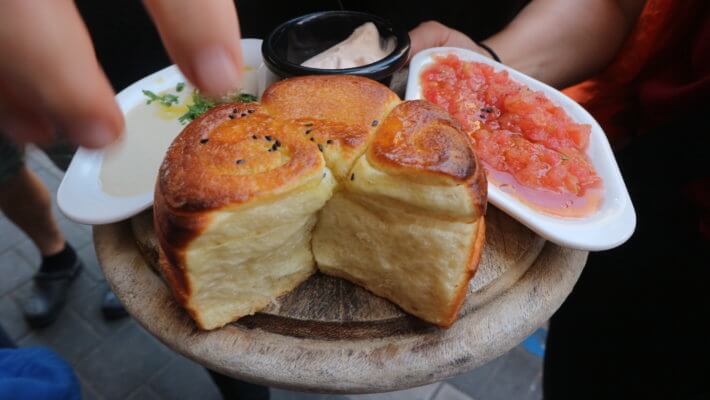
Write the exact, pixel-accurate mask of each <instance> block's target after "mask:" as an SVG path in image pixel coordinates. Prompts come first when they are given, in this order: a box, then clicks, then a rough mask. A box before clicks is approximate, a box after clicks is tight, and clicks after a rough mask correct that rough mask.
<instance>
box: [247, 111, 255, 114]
mask: <svg viewBox="0 0 710 400" xmlns="http://www.w3.org/2000/svg"><path fill="white" fill-rule="evenodd" d="M254 111H256V110H247V112H248V113H249V114H251V113H253V112H254Z"/></svg>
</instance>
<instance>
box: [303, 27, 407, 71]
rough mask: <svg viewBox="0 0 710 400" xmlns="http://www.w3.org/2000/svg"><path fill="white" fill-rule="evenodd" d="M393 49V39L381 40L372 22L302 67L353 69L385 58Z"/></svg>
mask: <svg viewBox="0 0 710 400" xmlns="http://www.w3.org/2000/svg"><path fill="white" fill-rule="evenodd" d="M394 48H395V40H394V38H388V39H387V40H382V39H381V38H380V33H379V31H378V30H377V27H376V26H375V24H373V23H372V22H367V23H365V24H363V25H361V26H359V27H358V28H357V29H355V31H353V33H352V34H351V35H350V36H349V37H348V38H347V39H345V40H344V41H342V42H340V43H338V44H336V45H335V46H333V47H331V48H329V49H328V50H326V51H324V52H322V53H320V54H318V55H316V56H314V57H312V58H309V59H308V60H306V61H305V62H303V64H301V65H303V66H304V67H310V68H320V69H344V68H355V67H361V66H363V65H367V64H372V63H374V62H377V61H379V60H381V59H383V58H385V57H387V56H388V55H389V54H390V53H391V52H392V51H393V50H394Z"/></svg>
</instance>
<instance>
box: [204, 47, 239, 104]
mask: <svg viewBox="0 0 710 400" xmlns="http://www.w3.org/2000/svg"><path fill="white" fill-rule="evenodd" d="M194 71H195V78H196V79H197V82H195V83H196V84H197V86H198V87H199V88H200V89H201V90H202V91H203V92H206V93H208V94H211V95H222V94H226V93H228V92H230V91H232V90H234V89H236V88H237V85H239V77H240V75H241V73H240V71H239V68H237V65H236V64H235V63H234V60H233V59H232V57H230V55H229V53H228V52H227V51H226V50H225V49H224V48H222V47H207V48H204V49H201V50H200V52H199V53H198V54H197V57H196V58H195V64H194Z"/></svg>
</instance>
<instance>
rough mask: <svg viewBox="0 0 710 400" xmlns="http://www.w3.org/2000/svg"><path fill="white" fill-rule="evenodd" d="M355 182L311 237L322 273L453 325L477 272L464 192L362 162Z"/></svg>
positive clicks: (338, 196)
mask: <svg viewBox="0 0 710 400" xmlns="http://www.w3.org/2000/svg"><path fill="white" fill-rule="evenodd" d="M352 174H354V175H352ZM351 176H352V177H353V179H352V180H349V181H347V185H346V186H345V187H344V188H343V189H342V190H340V191H339V192H338V193H336V194H335V195H334V196H333V198H332V199H331V200H330V201H329V202H328V203H327V204H326V206H325V207H324V208H323V210H322V211H321V212H320V216H319V219H318V223H317V225H316V228H315V230H314V233H313V254H314V256H315V259H316V264H317V265H318V268H319V269H320V270H321V271H322V272H323V273H326V274H328V275H333V276H337V277H341V278H345V279H348V280H351V281H353V282H356V283H357V284H359V285H361V286H364V287H365V288H366V289H368V290H370V291H371V292H373V293H375V294H377V295H379V296H382V297H385V298H387V299H389V300H391V301H393V302H394V303H396V304H397V305H399V306H400V307H401V308H402V309H404V310H405V311H407V312H409V313H411V314H414V315H416V316H418V317H419V318H422V319H424V320H426V321H429V322H431V323H434V324H437V325H441V326H448V325H450V324H451V323H452V322H453V320H454V319H455V318H456V314H457V312H458V307H459V306H460V303H461V302H460V300H461V296H463V295H465V293H466V290H467V287H468V282H469V279H470V277H471V275H472V274H473V272H474V270H473V268H474V264H473V263H472V261H473V260H470V259H469V258H470V257H471V255H472V254H474V253H475V250H474V246H476V245H477V243H476V240H475V239H476V237H477V234H478V228H479V224H478V220H477V221H476V222H471V221H470V214H468V213H467V212H466V207H465V206H463V205H462V204H461V203H464V204H465V202H463V201H461V200H460V199H459V195H458V189H459V188H457V187H456V186H451V187H444V186H434V187H431V186H426V185H421V184H418V183H414V182H411V181H409V180H407V179H397V178H396V177H392V176H389V175H386V174H383V173H381V172H379V171H377V170H376V169H374V168H373V167H372V166H370V165H369V163H368V162H367V160H366V157H365V156H363V157H361V158H360V160H359V161H358V163H357V165H356V167H355V168H353V172H352V173H351ZM432 210H434V211H433V212H432Z"/></svg>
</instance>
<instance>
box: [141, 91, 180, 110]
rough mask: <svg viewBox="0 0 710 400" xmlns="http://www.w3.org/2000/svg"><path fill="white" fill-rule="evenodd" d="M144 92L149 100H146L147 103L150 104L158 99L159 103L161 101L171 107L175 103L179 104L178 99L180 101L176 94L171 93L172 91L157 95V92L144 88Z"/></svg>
mask: <svg viewBox="0 0 710 400" xmlns="http://www.w3.org/2000/svg"><path fill="white" fill-rule="evenodd" d="M143 94H144V95H146V96H147V97H148V100H146V102H145V104H150V103H152V102H154V101H157V102H158V103H160V104H162V105H164V106H166V107H170V106H172V105H173V104H177V103H178V101H180V99H179V98H178V97H177V96H176V95H174V94H170V93H165V94H161V95H157V94H155V93H153V92H151V91H150V90H144V91H143Z"/></svg>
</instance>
